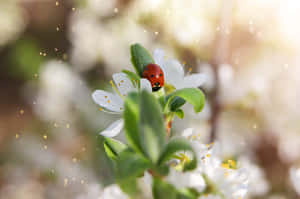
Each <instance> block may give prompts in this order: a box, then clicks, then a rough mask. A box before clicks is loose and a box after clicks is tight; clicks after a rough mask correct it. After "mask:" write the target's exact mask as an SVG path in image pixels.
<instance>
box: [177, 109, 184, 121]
mask: <svg viewBox="0 0 300 199" xmlns="http://www.w3.org/2000/svg"><path fill="white" fill-rule="evenodd" d="M175 114H176V115H177V117H179V118H180V119H183V118H184V112H183V110H182V109H178V110H176V111H175Z"/></svg>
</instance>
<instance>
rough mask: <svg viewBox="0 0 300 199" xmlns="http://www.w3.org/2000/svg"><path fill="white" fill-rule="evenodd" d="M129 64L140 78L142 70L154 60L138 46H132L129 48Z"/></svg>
mask: <svg viewBox="0 0 300 199" xmlns="http://www.w3.org/2000/svg"><path fill="white" fill-rule="evenodd" d="M130 53H131V62H132V64H133V66H134V68H135V71H136V73H137V74H138V75H139V76H140V77H142V74H143V71H144V68H145V67H146V66H147V65H148V64H151V63H154V60H153V58H152V56H151V55H150V53H149V52H148V51H147V50H146V49H145V48H144V47H143V46H141V45H140V44H133V45H131V46H130Z"/></svg>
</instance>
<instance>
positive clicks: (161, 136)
mask: <svg viewBox="0 0 300 199" xmlns="http://www.w3.org/2000/svg"><path fill="white" fill-rule="evenodd" d="M139 130H140V142H141V145H142V149H143V151H144V154H145V155H146V156H147V157H148V158H150V160H151V161H152V162H153V163H156V162H157V161H158V158H159V156H160V153H161V151H162V149H163V147H164V146H165V142H166V131H165V127H164V120H163V114H162V110H161V107H160V105H159V103H158V102H157V100H156V98H155V97H154V96H153V95H152V94H150V93H149V92H147V91H145V90H143V91H142V92H141V100H140V125H139Z"/></svg>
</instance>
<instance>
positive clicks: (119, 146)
mask: <svg viewBox="0 0 300 199" xmlns="http://www.w3.org/2000/svg"><path fill="white" fill-rule="evenodd" d="M104 139H105V140H104V149H105V152H106V154H107V156H108V157H110V158H111V159H113V160H116V159H117V158H118V156H119V154H120V153H121V152H122V151H123V150H125V149H126V148H127V146H126V145H125V144H123V143H122V142H120V141H118V140H115V139H112V138H108V137H105V138H104Z"/></svg>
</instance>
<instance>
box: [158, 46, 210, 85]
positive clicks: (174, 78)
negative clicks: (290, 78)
mask: <svg viewBox="0 0 300 199" xmlns="http://www.w3.org/2000/svg"><path fill="white" fill-rule="evenodd" d="M153 58H154V61H155V63H156V64H158V65H159V66H160V67H161V68H162V70H163V72H164V75H165V83H166V84H169V85H172V86H174V87H175V88H176V89H182V88H197V87H199V86H201V85H202V84H203V83H204V82H205V80H206V76H205V75H204V74H201V73H196V74H192V75H187V76H184V69H183V67H182V65H181V63H180V62H179V61H177V60H175V59H165V54H164V51H163V50H162V49H156V50H155V51H154V52H153Z"/></svg>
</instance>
